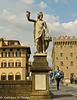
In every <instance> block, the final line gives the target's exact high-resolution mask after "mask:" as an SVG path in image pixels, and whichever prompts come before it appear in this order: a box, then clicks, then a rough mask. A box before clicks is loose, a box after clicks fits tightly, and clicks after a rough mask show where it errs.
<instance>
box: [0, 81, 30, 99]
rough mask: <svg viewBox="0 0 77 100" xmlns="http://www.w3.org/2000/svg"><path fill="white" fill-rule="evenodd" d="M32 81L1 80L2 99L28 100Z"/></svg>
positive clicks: (0, 94)
mask: <svg viewBox="0 0 77 100" xmlns="http://www.w3.org/2000/svg"><path fill="white" fill-rule="evenodd" d="M31 91H32V81H0V99H1V100H28V99H29V98H30V94H31Z"/></svg>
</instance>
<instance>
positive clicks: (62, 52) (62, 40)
mask: <svg viewBox="0 0 77 100" xmlns="http://www.w3.org/2000/svg"><path fill="white" fill-rule="evenodd" d="M52 66H53V70H55V68H56V66H59V68H60V70H61V71H63V72H64V79H65V80H66V81H68V82H69V81H70V80H69V79H70V78H71V77H73V76H76V77H77V38H75V37H74V36H73V37H72V38H70V37H69V36H68V37H67V36H65V37H64V36H63V37H61V36H60V37H58V39H57V38H56V37H54V38H53V49H52Z"/></svg>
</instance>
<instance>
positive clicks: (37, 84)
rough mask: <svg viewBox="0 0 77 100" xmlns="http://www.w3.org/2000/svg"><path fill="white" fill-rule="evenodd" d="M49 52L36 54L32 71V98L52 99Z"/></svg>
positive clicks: (37, 99) (36, 99)
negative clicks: (50, 93)
mask: <svg viewBox="0 0 77 100" xmlns="http://www.w3.org/2000/svg"><path fill="white" fill-rule="evenodd" d="M46 57H47V54H36V55H34V61H33V64H32V67H31V71H32V94H31V96H30V100H43V99H50V98H51V96H50V95H49V73H48V71H49V70H50V67H48V62H47V59H46Z"/></svg>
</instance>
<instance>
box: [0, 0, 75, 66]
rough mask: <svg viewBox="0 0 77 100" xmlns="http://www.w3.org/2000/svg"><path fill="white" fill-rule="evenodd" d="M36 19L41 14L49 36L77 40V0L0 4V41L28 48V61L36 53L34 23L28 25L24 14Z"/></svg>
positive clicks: (18, 0)
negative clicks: (15, 42) (67, 37)
mask: <svg viewBox="0 0 77 100" xmlns="http://www.w3.org/2000/svg"><path fill="white" fill-rule="evenodd" d="M27 10H29V11H30V12H31V18H34V19H37V14H38V13H39V12H40V11H42V12H43V14H44V18H43V19H44V20H45V21H46V23H47V26H48V29H49V35H51V36H52V37H54V36H55V37H58V36H69V35H70V36H76V37H77V0H0V38H1V37H2V36H4V37H5V38H6V39H11V40H19V41H20V42H21V44H23V45H25V46H30V48H31V53H32V54H31V58H30V61H33V54H34V52H35V47H34V42H33V23H31V22H28V21H27V18H26V11H27ZM52 47H53V42H52V43H50V45H49V48H48V50H47V52H48V57H47V60H48V62H49V66H52V63H51V62H52V59H51V52H52Z"/></svg>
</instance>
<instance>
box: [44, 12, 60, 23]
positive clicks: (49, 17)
mask: <svg viewBox="0 0 77 100" xmlns="http://www.w3.org/2000/svg"><path fill="white" fill-rule="evenodd" d="M44 19H45V20H46V22H47V23H51V24H52V23H53V22H56V21H59V16H56V17H55V16H54V15H49V14H44Z"/></svg>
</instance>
